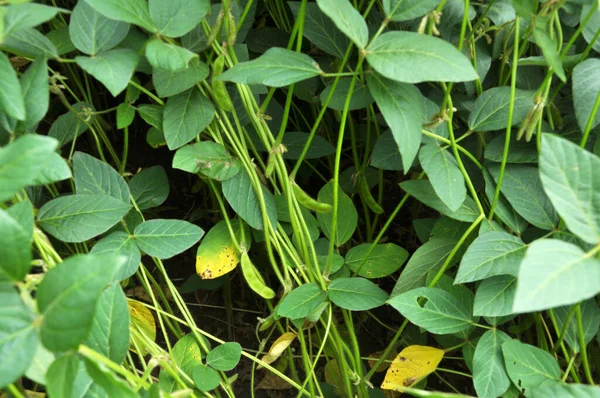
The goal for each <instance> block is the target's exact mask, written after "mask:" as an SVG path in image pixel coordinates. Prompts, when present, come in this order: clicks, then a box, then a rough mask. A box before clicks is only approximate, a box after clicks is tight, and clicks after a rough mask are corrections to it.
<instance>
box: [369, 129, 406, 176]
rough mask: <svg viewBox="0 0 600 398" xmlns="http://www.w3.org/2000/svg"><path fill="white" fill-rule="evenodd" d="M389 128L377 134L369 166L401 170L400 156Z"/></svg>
mask: <svg viewBox="0 0 600 398" xmlns="http://www.w3.org/2000/svg"><path fill="white" fill-rule="evenodd" d="M398 148H399V147H398V144H397V143H396V141H395V139H394V135H393V134H392V131H391V130H387V131H385V132H384V133H383V134H381V135H380V136H379V138H378V139H377V142H376V143H375V147H374V148H373V152H372V153H371V166H373V167H376V168H378V169H382V170H393V171H402V170H404V166H403V165H402V156H400V150H399V149H398Z"/></svg>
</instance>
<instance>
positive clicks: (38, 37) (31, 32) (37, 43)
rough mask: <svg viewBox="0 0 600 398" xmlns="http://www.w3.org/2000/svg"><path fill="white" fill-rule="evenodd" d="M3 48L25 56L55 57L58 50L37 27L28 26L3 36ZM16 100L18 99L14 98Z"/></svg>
mask: <svg viewBox="0 0 600 398" xmlns="http://www.w3.org/2000/svg"><path fill="white" fill-rule="evenodd" d="M1 47H2V49H3V50H6V51H9V52H11V53H14V54H16V55H19V56H21V57H27V58H32V59H33V58H38V57H44V58H57V57H58V50H57V49H56V47H54V44H52V42H51V41H50V40H49V39H48V38H47V37H46V36H44V35H43V34H42V33H41V32H40V31H38V30H37V29H33V28H29V29H22V30H18V31H16V32H13V33H12V34H11V35H10V36H7V37H5V38H4V42H3V43H2V45H1ZM16 101H17V102H18V99H16Z"/></svg>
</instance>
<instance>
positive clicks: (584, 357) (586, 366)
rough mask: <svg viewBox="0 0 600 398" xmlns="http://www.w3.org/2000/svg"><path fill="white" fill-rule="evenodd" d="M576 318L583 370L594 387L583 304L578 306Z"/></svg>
mask: <svg viewBox="0 0 600 398" xmlns="http://www.w3.org/2000/svg"><path fill="white" fill-rule="evenodd" d="M575 316H576V317H577V332H578V334H579V350H580V352H581V362H583V370H584V372H585V377H586V378H587V381H588V383H590V384H591V385H594V378H593V377H592V371H591V369H590V363H589V362H588V356H587V346H586V343H585V333H584V330H583V321H582V319H581V304H577V309H576V310H575Z"/></svg>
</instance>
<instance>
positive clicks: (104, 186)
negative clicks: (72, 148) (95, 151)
mask: <svg viewBox="0 0 600 398" xmlns="http://www.w3.org/2000/svg"><path fill="white" fill-rule="evenodd" d="M73 171H74V180H75V190H76V192H77V194H95V195H107V196H111V197H113V198H116V199H119V200H121V201H123V202H125V203H129V187H128V186H127V183H126V182H125V180H124V179H123V177H121V176H120V175H119V173H118V172H117V171H116V170H115V169H113V168H112V167H111V166H110V165H109V164H108V163H105V162H102V161H100V160H98V159H96V158H95V157H93V156H90V155H88V154H87V153H83V152H75V155H73Z"/></svg>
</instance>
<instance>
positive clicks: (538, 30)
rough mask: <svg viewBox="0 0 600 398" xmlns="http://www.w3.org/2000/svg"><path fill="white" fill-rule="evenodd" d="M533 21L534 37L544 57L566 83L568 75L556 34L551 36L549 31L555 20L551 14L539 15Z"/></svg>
mask: <svg viewBox="0 0 600 398" xmlns="http://www.w3.org/2000/svg"><path fill="white" fill-rule="evenodd" d="M533 22H534V25H535V26H534V28H533V37H534V38H535V42H536V44H537V45H538V47H540V48H541V49H542V53H543V54H544V58H545V59H546V61H548V65H550V67H551V68H552V71H553V72H554V73H556V76H558V77H559V78H560V80H562V81H563V82H565V83H566V82H567V76H566V75H565V70H564V69H563V65H562V60H561V58H560V55H559V54H558V48H557V43H556V36H555V37H551V36H550V34H549V33H548V32H549V29H550V26H549V25H551V24H552V23H553V21H552V20H551V19H550V17H549V16H546V15H538V16H537V17H536V18H535V19H533ZM561 45H562V43H561Z"/></svg>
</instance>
